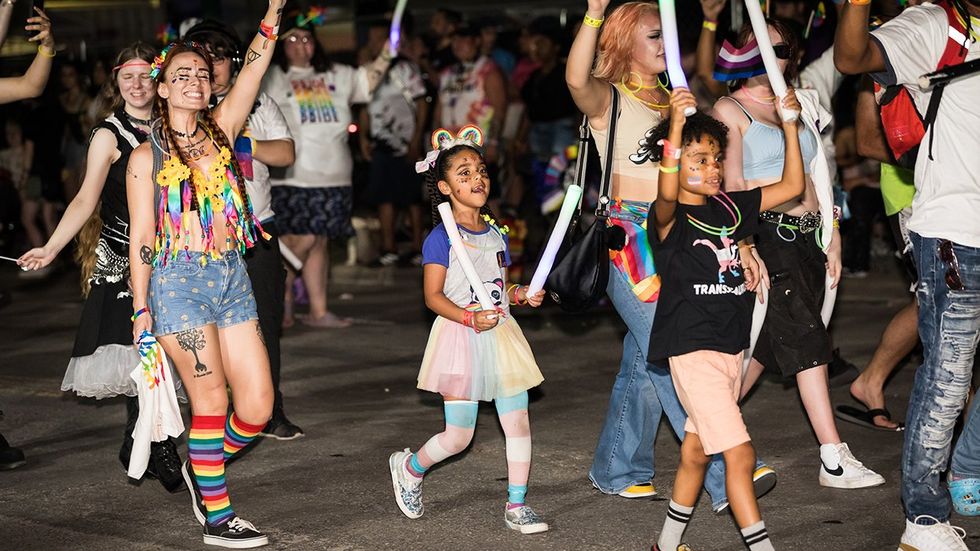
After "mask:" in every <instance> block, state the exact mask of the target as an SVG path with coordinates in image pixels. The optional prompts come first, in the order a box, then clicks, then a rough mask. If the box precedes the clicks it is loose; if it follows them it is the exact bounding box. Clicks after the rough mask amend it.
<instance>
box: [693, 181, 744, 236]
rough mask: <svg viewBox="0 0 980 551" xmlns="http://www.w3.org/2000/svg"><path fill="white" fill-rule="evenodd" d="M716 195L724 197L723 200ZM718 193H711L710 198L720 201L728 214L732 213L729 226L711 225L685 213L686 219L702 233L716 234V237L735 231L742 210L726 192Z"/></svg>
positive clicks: (739, 222)
mask: <svg viewBox="0 0 980 551" xmlns="http://www.w3.org/2000/svg"><path fill="white" fill-rule="evenodd" d="M718 195H721V196H722V197H724V199H725V200H724V201H722V200H721V199H719V198H718ZM718 195H712V196H711V198H712V199H714V200H715V201H718V202H719V203H721V206H723V207H725V210H727V211H728V214H730V215H732V225H731V226H730V227H729V226H721V227H718V226H712V225H710V224H705V223H704V222H702V221H700V220H698V219H697V218H695V217H694V216H692V215H691V214H690V213H689V214H688V215H687V221H688V223H690V224H691V225H692V226H694V227H695V228H697V229H699V230H701V231H703V232H704V233H707V234H709V235H716V236H718V237H726V236H729V235H731V234H733V233H735V230H736V229H738V227H739V225H741V223H742V211H741V210H739V208H738V205H736V204H735V201H732V198H731V197H729V196H728V194H727V193H725V192H724V191H719V192H718ZM726 203H727V204H726Z"/></svg>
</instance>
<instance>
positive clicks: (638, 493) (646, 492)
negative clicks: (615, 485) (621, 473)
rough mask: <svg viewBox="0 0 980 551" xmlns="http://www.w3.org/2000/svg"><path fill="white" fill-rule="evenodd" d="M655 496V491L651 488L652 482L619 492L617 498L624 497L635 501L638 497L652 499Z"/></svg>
mask: <svg viewBox="0 0 980 551" xmlns="http://www.w3.org/2000/svg"><path fill="white" fill-rule="evenodd" d="M655 495H657V489H656V488H654V487H653V482H642V483H640V484H634V485H632V486H630V487H628V488H626V489H625V490H623V491H622V492H619V497H625V498H627V499H636V498H640V497H653V496H655Z"/></svg>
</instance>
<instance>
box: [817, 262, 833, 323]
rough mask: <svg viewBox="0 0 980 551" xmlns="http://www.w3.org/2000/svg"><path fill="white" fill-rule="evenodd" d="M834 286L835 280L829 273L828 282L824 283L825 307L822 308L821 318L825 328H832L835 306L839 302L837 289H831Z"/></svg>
mask: <svg viewBox="0 0 980 551" xmlns="http://www.w3.org/2000/svg"><path fill="white" fill-rule="evenodd" d="M833 284H834V278H833V277H832V276H831V275H830V272H827V280H826V282H825V283H824V285H825V287H824V292H823V307H822V308H820V318H821V319H822V320H823V326H824V327H829V326H830V317H831V316H833V315H834V304H835V303H836V302H837V287H831V286H832V285H833Z"/></svg>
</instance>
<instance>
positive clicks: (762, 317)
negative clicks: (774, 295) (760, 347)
mask: <svg viewBox="0 0 980 551" xmlns="http://www.w3.org/2000/svg"><path fill="white" fill-rule="evenodd" d="M759 286H760V287H762V288H761V289H759V292H760V293H762V300H763V302H761V303H760V302H759V297H755V307H754V308H752V331H751V332H750V333H749V347H748V348H746V349H745V357H744V358H743V359H742V379H743V380H744V379H745V374H746V373H747V372H748V371H749V362H751V361H752V353H753V352H755V345H756V344H757V343H758V342H759V335H760V334H762V325H763V324H764V323H765V322H766V312H768V311H769V288H768V287H766V286H765V285H762V284H761V283H760V284H759Z"/></svg>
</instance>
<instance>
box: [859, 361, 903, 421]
mask: <svg viewBox="0 0 980 551" xmlns="http://www.w3.org/2000/svg"><path fill="white" fill-rule="evenodd" d="M865 373H867V372H865ZM865 373H862V374H861V375H860V376H859V377H858V378H857V379H855V380H854V382H853V383H851V389H850V390H851V396H853V397H854V399H855V400H857V401H858V402H861V403H862V404H863V405H864V406H865V407H866V408H868V410H869V411H875V410H878V411H882V410H885V411H887V410H886V409H885V391H884V385H883V383H884V381H882V384H875V383H874V382H872V381H869V380H868V379H869V378H868V377H865ZM873 422H874V424H875V426H878V427H881V428H883V429H892V430H895V429H897V428H898V427H899V426H900V425H899V423H896V422H894V421H892V420H891V419H890V418H889V417H887V416H885V415H875V416H874V419H873Z"/></svg>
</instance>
